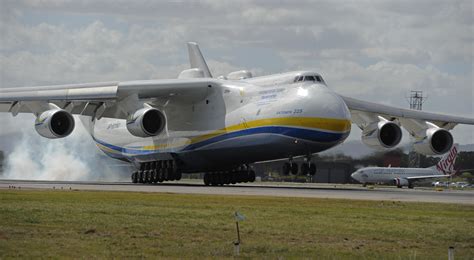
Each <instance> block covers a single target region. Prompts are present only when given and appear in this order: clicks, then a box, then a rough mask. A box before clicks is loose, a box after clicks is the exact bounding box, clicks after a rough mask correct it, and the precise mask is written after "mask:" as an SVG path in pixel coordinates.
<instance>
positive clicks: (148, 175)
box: [132, 160, 182, 183]
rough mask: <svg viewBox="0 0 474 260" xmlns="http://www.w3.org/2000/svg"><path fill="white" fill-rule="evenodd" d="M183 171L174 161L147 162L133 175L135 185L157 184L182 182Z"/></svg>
mask: <svg viewBox="0 0 474 260" xmlns="http://www.w3.org/2000/svg"><path fill="white" fill-rule="evenodd" d="M181 176H182V174H181V171H180V170H179V169H178V167H177V166H176V162H175V161H173V160H166V161H154V162H146V163H142V164H141V165H140V170H138V171H136V172H134V173H132V182H133V183H157V182H164V181H179V180H181Z"/></svg>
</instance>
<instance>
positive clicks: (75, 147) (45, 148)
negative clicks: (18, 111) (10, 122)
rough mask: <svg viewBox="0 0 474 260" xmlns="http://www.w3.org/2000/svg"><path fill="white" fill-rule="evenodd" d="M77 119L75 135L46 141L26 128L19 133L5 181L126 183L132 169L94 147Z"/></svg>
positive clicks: (7, 159)
mask: <svg viewBox="0 0 474 260" xmlns="http://www.w3.org/2000/svg"><path fill="white" fill-rule="evenodd" d="M79 122H80V120H79V118H77V117H76V128H75V129H74V132H73V133H72V134H71V135H70V136H68V137H66V138H60V139H46V138H43V137H41V136H39V135H38V134H37V133H36V132H35V131H34V130H31V129H32V128H33V127H32V123H31V125H30V126H29V127H31V129H30V128H27V127H28V126H25V127H20V128H19V129H24V130H22V132H21V139H20V140H18V141H17V142H16V143H15V147H14V149H13V151H12V152H11V153H7V154H5V163H4V173H3V176H2V178H4V179H27V180H62V181H128V180H129V176H130V173H131V171H132V168H130V167H128V166H127V164H125V163H121V162H119V161H115V160H113V159H110V158H108V157H107V156H105V155H104V154H102V152H101V151H100V150H98V148H97V147H96V146H95V144H94V142H93V140H92V138H91V137H90V136H89V134H88V133H87V131H86V130H85V129H84V127H83V126H82V124H81V123H79Z"/></svg>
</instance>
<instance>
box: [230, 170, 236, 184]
mask: <svg viewBox="0 0 474 260" xmlns="http://www.w3.org/2000/svg"><path fill="white" fill-rule="evenodd" d="M230 183H232V184H236V183H237V173H236V172H231V173H230Z"/></svg>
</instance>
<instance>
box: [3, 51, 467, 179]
mask: <svg viewBox="0 0 474 260" xmlns="http://www.w3.org/2000/svg"><path fill="white" fill-rule="evenodd" d="M188 53H189V60H190V65H191V68H190V69H186V70H184V71H182V72H181V73H180V74H179V76H178V77H177V79H158V80H138V81H124V82H119V81H111V82H99V83H86V84H70V85H56V86H40V87H23V88H7V89H0V112H8V113H11V114H12V115H13V116H16V115H17V114H18V113H32V114H34V115H35V117H36V120H35V123H34V127H35V129H36V131H37V132H38V134H39V135H41V136H43V137H46V138H64V137H66V136H68V135H69V134H70V133H71V132H72V131H73V130H74V127H75V118H74V117H73V115H80V116H79V118H80V121H81V122H82V123H83V125H84V126H85V128H86V129H87V131H88V132H89V133H90V135H91V137H92V139H93V140H94V142H95V143H96V144H97V146H98V148H99V149H100V150H102V151H103V152H104V153H105V154H106V155H108V156H110V157H112V158H115V159H119V160H123V161H126V162H129V163H131V164H133V165H134V166H135V167H136V171H135V172H133V173H132V174H131V179H132V181H133V182H134V183H156V182H163V181H167V180H179V179H180V178H181V175H182V173H197V172H200V173H205V174H204V183H205V184H206V185H223V184H234V183H238V182H248V181H253V180H254V179H255V172H254V171H253V170H252V169H251V167H249V164H250V163H254V162H259V161H268V160H278V159H284V160H287V162H285V163H284V169H283V172H284V173H285V174H289V173H290V172H291V173H292V174H297V173H298V172H300V173H302V174H314V173H315V172H316V166H315V164H314V162H312V159H311V157H312V155H313V154H315V153H318V152H321V151H324V150H327V149H329V148H331V147H334V146H336V145H338V144H340V143H342V142H343V141H344V140H345V139H346V138H347V137H348V136H349V133H350V130H351V123H355V124H357V125H358V126H359V127H360V128H361V129H362V141H363V142H364V143H365V144H367V145H368V146H370V147H373V148H378V149H389V148H392V147H395V146H396V145H398V143H399V142H400V140H401V138H402V131H401V127H404V128H405V129H407V130H408V132H409V133H410V134H411V135H412V136H414V137H415V140H416V143H415V144H414V145H415V148H416V149H417V151H418V152H420V153H423V154H444V153H446V152H447V151H449V149H451V147H452V145H453V137H452V135H451V133H450V132H449V130H451V129H453V128H454V127H455V126H456V125H457V124H471V125H472V124H474V119H472V118H465V117H459V116H448V115H441V114H435V113H428V112H422V111H414V110H408V109H402V108H396V107H391V106H386V105H381V104H376V103H371V102H365V101H361V100H357V99H354V98H351V97H346V96H342V95H339V94H337V93H335V92H334V91H333V90H332V89H330V88H329V87H328V86H327V84H326V82H325V80H324V79H323V77H322V76H321V75H320V74H318V73H316V72H312V71H294V72H288V73H282V74H274V75H269V76H262V77H252V74H251V73H250V72H249V71H246V70H242V71H235V72H231V73H229V74H228V75H227V76H220V77H217V78H213V77H212V74H211V72H210V71H209V68H208V66H207V64H206V61H205V60H204V58H203V56H202V53H201V51H200V49H199V47H198V45H197V44H196V43H193V42H190V43H188ZM295 157H305V158H306V160H305V161H304V163H302V164H300V165H298V164H297V163H296V162H294V161H293V158H295ZM97 170H100V169H97Z"/></svg>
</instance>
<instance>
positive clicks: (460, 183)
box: [453, 181, 469, 188]
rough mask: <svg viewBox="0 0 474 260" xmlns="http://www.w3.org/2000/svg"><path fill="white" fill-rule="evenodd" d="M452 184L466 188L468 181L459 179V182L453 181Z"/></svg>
mask: <svg viewBox="0 0 474 260" xmlns="http://www.w3.org/2000/svg"><path fill="white" fill-rule="evenodd" d="M453 186H454V187H456V188H466V187H469V183H467V182H463V181H460V182H456V183H454V185H453Z"/></svg>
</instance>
